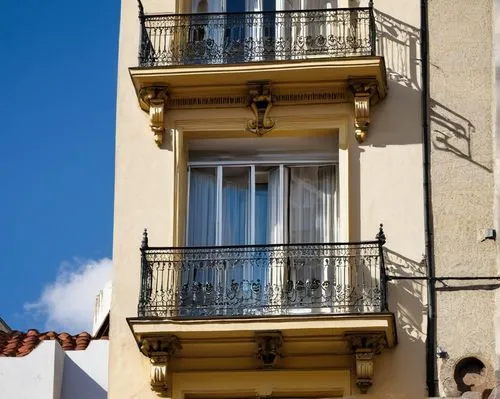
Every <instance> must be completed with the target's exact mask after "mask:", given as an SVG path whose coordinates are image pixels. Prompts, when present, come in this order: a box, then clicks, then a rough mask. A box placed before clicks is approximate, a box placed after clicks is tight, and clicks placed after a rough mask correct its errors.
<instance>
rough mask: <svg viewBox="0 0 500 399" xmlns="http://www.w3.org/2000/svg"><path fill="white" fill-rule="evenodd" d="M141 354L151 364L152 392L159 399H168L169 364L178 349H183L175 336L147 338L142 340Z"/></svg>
mask: <svg viewBox="0 0 500 399" xmlns="http://www.w3.org/2000/svg"><path fill="white" fill-rule="evenodd" d="M140 349H141V352H142V353H143V354H144V355H145V356H147V357H149V359H150V362H151V372H150V383H151V390H152V391H154V392H156V394H157V395H158V396H159V397H166V396H167V391H168V362H169V360H170V357H171V356H172V355H173V354H174V353H175V351H176V350H177V349H181V344H180V341H179V339H178V338H177V337H176V336H175V335H166V336H158V337H155V336H152V337H145V338H143V339H142V340H141V344H140Z"/></svg>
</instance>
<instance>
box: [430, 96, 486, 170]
mask: <svg viewBox="0 0 500 399" xmlns="http://www.w3.org/2000/svg"><path fill="white" fill-rule="evenodd" d="M430 108H431V109H430V119H431V129H432V146H433V148H434V149H436V150H438V151H445V152H449V153H451V154H453V155H455V156H457V157H459V158H462V159H465V160H467V161H469V162H471V163H472V164H474V165H476V166H478V167H480V168H481V169H484V170H486V171H487V172H490V173H491V172H492V169H490V168H488V167H486V166H485V165H482V164H481V163H479V162H477V161H475V160H474V158H473V154H472V150H471V140H472V137H473V135H474V133H475V131H476V128H475V126H474V125H473V124H472V122H471V121H470V120H469V119H467V118H465V117H463V116H462V115H460V114H458V113H457V112H455V111H453V110H452V109H450V108H448V107H446V106H444V105H443V104H440V103H438V102H437V101H435V100H433V99H431V101H430Z"/></svg>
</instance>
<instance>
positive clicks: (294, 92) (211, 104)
mask: <svg viewBox="0 0 500 399" xmlns="http://www.w3.org/2000/svg"><path fill="white" fill-rule="evenodd" d="M272 90H273V91H272V104H273V106H276V105H305V104H339V103H345V102H348V101H350V94H349V93H348V92H347V91H346V89H345V87H341V86H334V87H326V88H313V89H311V88H308V89H306V90H304V89H302V88H300V89H298V88H297V89H289V88H283V87H273V88H272ZM215 91H216V89H215V88H214V92H215ZM247 105H249V96H248V94H244V91H243V90H241V91H239V90H237V91H236V92H234V93H231V94H227V93H225V94H218V95H217V94H210V95H205V94H199V95H196V96H194V95H193V94H191V93H187V94H181V93H170V94H169V97H168V102H167V107H168V108H169V109H196V108H220V107H224V108H239V107H245V106H247Z"/></svg>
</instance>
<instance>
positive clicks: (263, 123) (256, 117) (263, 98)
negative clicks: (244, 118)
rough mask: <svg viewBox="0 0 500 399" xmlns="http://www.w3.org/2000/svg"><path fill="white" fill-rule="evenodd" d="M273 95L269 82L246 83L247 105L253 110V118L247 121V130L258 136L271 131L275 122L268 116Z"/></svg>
mask: <svg viewBox="0 0 500 399" xmlns="http://www.w3.org/2000/svg"><path fill="white" fill-rule="evenodd" d="M273 102H274V97H273V95H272V94H271V85H270V84H269V82H249V83H248V107H249V108H250V110H251V111H252V112H253V119H250V120H249V121H248V122H247V130H248V131H249V132H251V133H255V134H257V135H259V136H262V135H263V134H265V133H267V132H269V131H271V130H272V129H273V128H274V125H275V122H274V121H273V120H272V119H271V118H270V117H269V113H270V112H271V107H272V106H273Z"/></svg>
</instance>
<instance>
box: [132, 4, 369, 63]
mask: <svg viewBox="0 0 500 399" xmlns="http://www.w3.org/2000/svg"><path fill="white" fill-rule="evenodd" d="M139 18H140V23H141V45H140V52H139V66H141V67H156V66H169V65H193V64H202V65H203V64H240V63H247V62H268V61H279V60H300V59H308V58H310V57H313V58H336V57H354V56H369V55H372V54H374V46H375V42H374V40H373V35H374V29H375V28H374V23H373V13H371V12H370V8H369V7H367V8H352V9H325V10H299V11H273V12H248V13H217V14H165V15H144V13H141V14H140V17H139Z"/></svg>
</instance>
